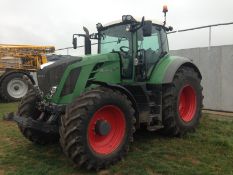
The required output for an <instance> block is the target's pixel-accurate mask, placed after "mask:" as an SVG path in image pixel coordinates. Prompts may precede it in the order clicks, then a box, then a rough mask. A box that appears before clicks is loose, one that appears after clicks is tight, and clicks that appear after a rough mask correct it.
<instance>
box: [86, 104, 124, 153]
mask: <svg viewBox="0 0 233 175" xmlns="http://www.w3.org/2000/svg"><path fill="white" fill-rule="evenodd" d="M98 121H105V122H107V123H108V125H109V126H110V130H109V132H108V133H107V135H101V134H99V133H98V132H96V124H97V122H98ZM125 129H126V122H125V116H124V113H123V112H122V111H121V109H120V108H118V107H117V106H114V105H106V106H104V107H102V108H100V109H99V110H98V111H96V112H95V113H94V116H93V117H92V119H91V121H90V123H89V126H88V141H89V144H90V146H91V148H92V150H93V151H94V152H96V153H98V154H103V155H107V154H110V153H112V152H114V151H115V150H116V149H117V148H118V147H119V145H120V144H121V143H122V141H123V139H124V135H125Z"/></svg>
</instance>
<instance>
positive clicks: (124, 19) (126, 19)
mask: <svg viewBox="0 0 233 175" xmlns="http://www.w3.org/2000/svg"><path fill="white" fill-rule="evenodd" d="M122 21H123V22H129V21H130V22H132V21H136V20H135V19H134V18H133V17H132V16H131V15H123V16H122Z"/></svg>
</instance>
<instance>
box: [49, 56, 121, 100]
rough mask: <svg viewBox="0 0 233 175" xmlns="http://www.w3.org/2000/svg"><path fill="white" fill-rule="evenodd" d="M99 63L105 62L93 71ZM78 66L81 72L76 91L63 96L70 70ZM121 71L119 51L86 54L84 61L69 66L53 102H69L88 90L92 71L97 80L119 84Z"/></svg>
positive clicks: (94, 78)
mask: <svg viewBox="0 0 233 175" xmlns="http://www.w3.org/2000/svg"><path fill="white" fill-rule="evenodd" d="M97 63H104V64H103V65H102V66H101V68H100V69H98V70H97V71H95V72H92V70H93V68H94V66H95V65H96V64H97ZM78 67H81V72H80V74H79V77H78V80H77V82H76V85H75V88H74V92H72V93H71V94H68V95H65V96H63V97H61V92H62V89H63V87H64V85H65V81H66V79H67V78H68V76H69V74H70V72H71V71H72V70H73V69H76V68H78ZM120 72H121V71H120V58H119V55H118V54H117V53H108V54H97V55H87V56H84V57H83V60H82V61H80V62H77V63H74V64H71V65H69V66H68V67H67V69H66V70H65V72H64V74H63V76H62V79H61V82H60V83H59V85H58V87H57V90H56V93H55V94H54V96H53V98H52V102H53V103H56V104H67V103H70V102H72V101H73V100H74V99H75V98H76V97H78V96H79V95H80V94H82V93H83V92H84V91H85V90H86V84H87V81H88V78H89V76H90V74H91V73H95V75H94V77H93V80H95V81H102V82H107V83H113V84H117V83H120V81H121V77H120Z"/></svg>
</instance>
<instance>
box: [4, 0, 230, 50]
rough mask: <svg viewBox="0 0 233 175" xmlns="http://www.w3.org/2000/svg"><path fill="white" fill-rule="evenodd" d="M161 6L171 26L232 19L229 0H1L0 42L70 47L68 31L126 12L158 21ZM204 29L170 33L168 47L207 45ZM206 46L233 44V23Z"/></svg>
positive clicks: (215, 31) (92, 28) (92, 29)
mask: <svg viewBox="0 0 233 175" xmlns="http://www.w3.org/2000/svg"><path fill="white" fill-rule="evenodd" d="M164 4H166V5H167V6H168V14H167V24H168V25H171V26H173V28H174V30H178V29H186V28H192V27H197V26H202V25H210V24H216V23H224V22H233V0H98V1H97V0H92V1H91V0H85V1H80V0H0V43H1V44H4V43H8V44H35V45H54V46H55V47H56V49H59V48H64V47H69V46H72V44H71V43H72V41H71V40H72V34H73V33H83V30H82V27H83V26H86V27H87V28H88V29H89V31H90V33H93V32H96V28H95V26H96V23H98V22H101V23H102V24H104V23H108V22H110V21H113V20H117V19H121V16H122V15H125V14H131V15H133V16H139V17H142V16H145V18H146V19H157V20H160V21H163V13H162V6H163V5H164ZM208 31H209V30H208V29H202V30H198V31H197V30H196V31H192V32H184V33H176V34H170V35H169V44H170V49H172V50H174V49H184V48H193V47H206V46H208V41H209V39H208V37H209V33H208ZM78 42H79V44H80V45H82V44H83V40H78ZM211 44H212V45H227V44H233V25H231V26H223V27H216V28H213V29H212V43H211ZM72 53H73V54H80V51H75V52H72Z"/></svg>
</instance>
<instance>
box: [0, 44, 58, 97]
mask: <svg viewBox="0 0 233 175" xmlns="http://www.w3.org/2000/svg"><path fill="white" fill-rule="evenodd" d="M54 51H55V47H54V46H34V45H12V44H0V97H1V99H3V100H4V101H17V100H19V99H21V98H22V97H23V96H24V95H25V94H26V93H27V90H28V85H27V82H25V79H24V78H23V77H24V76H25V75H26V76H27V77H28V78H29V79H30V80H31V81H32V83H35V81H34V79H33V75H34V74H35V73H33V72H36V71H37V70H38V69H40V65H42V64H44V63H47V58H46V54H49V53H53V52H54Z"/></svg>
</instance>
